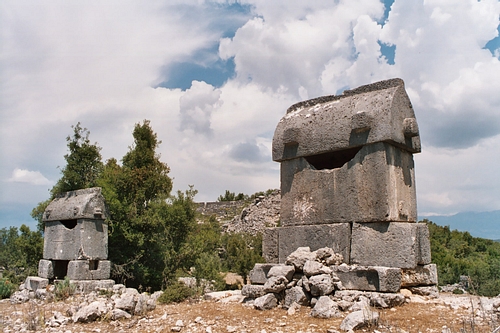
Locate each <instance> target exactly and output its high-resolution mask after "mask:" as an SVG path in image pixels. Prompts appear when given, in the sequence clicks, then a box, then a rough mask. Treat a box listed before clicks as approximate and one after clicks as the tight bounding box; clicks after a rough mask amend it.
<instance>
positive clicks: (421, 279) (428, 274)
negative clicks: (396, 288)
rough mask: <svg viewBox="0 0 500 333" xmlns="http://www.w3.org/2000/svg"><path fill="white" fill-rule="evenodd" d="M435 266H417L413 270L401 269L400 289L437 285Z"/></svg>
mask: <svg viewBox="0 0 500 333" xmlns="http://www.w3.org/2000/svg"><path fill="white" fill-rule="evenodd" d="M437 283H438V275H437V267H436V264H430V265H418V266H417V267H415V268H411V269H403V272H402V280H401V287H410V286H431V285H437Z"/></svg>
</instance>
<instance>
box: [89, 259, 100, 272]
mask: <svg viewBox="0 0 500 333" xmlns="http://www.w3.org/2000/svg"><path fill="white" fill-rule="evenodd" d="M98 269H99V260H89V270H90V271H97V270H98Z"/></svg>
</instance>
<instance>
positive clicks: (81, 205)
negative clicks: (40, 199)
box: [43, 187, 109, 222]
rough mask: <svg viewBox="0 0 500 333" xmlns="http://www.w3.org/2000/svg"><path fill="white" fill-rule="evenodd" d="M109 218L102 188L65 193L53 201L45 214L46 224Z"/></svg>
mask: <svg viewBox="0 0 500 333" xmlns="http://www.w3.org/2000/svg"><path fill="white" fill-rule="evenodd" d="M108 217H109V213H108V211H107V209H106V205H105V203H104V197H103V196H102V194H101V188H100V187H92V188H86V189H83V190H77V191H70V192H65V193H63V194H61V195H59V196H57V197H56V198H55V199H54V200H52V201H51V202H50V204H49V205H48V206H47V208H46V209H45V211H44V213H43V221H44V222H48V221H62V220H74V219H102V220H105V219H106V218H108Z"/></svg>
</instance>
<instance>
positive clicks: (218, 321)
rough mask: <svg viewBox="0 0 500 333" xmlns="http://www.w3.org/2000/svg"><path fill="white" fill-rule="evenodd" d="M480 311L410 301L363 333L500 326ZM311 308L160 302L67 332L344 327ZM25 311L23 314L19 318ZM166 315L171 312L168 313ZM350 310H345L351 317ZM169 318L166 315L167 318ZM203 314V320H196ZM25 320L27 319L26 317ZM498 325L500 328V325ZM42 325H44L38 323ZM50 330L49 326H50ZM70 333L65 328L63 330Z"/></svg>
mask: <svg viewBox="0 0 500 333" xmlns="http://www.w3.org/2000/svg"><path fill="white" fill-rule="evenodd" d="M30 306H31V305H30V304H29V303H26V304H20V305H15V306H14V305H11V304H10V303H8V302H2V303H0V318H2V319H3V320H2V322H5V321H6V320H5V319H6V318H7V317H10V319H11V320H12V319H13V320H15V319H16V318H18V317H19V318H21V319H22V317H23V315H22V314H26V313H29V311H30ZM68 307H69V306H68V303H66V302H56V303H48V304H46V305H45V306H44V310H43V312H42V310H40V309H37V313H38V315H39V316H44V317H50V316H52V311H60V312H62V313H65V312H66V310H67V309H68ZM478 310H480V309H471V308H469V309H463V308H461V309H458V310H453V309H451V308H450V307H449V306H447V305H443V304H439V303H436V304H425V303H410V304H406V305H404V306H401V307H397V308H394V309H388V310H375V311H378V312H379V313H380V320H379V325H378V326H377V327H370V328H366V329H362V330H360V331H361V332H375V331H378V332H382V333H383V332H439V333H441V332H453V333H454V332H457V333H458V332H464V333H465V332H475V333H480V332H492V331H493V330H494V329H495V328H496V327H497V326H499V325H500V324H499V323H498V322H495V321H493V320H492V318H486V317H485V318H482V319H478V317H477V316H476V317H475V316H473V315H472V311H478ZM309 312H310V309H308V308H306V307H302V308H301V309H300V310H299V311H298V312H297V313H296V314H294V315H291V316H289V315H287V312H286V311H285V310H283V309H274V310H270V311H257V310H254V309H253V308H252V307H251V306H248V305H244V304H238V303H228V304H224V303H221V302H213V301H199V302H184V303H181V304H170V305H158V306H157V308H156V309H155V310H154V311H152V312H149V313H148V314H147V315H146V316H144V317H132V319H128V320H122V321H119V322H109V321H101V322H94V323H90V324H68V325H66V326H65V328H64V329H65V330H70V331H72V332H78V333H80V332H82V333H83V332H96V331H97V329H99V330H100V332H120V331H124V332H144V333H146V332H148V333H149V332H151V333H152V332H170V331H171V327H173V326H175V323H176V321H177V320H179V319H180V320H183V321H184V324H185V325H186V326H185V327H184V328H183V329H182V332H193V333H194V332H206V327H208V326H210V327H211V328H212V332H213V333H216V332H228V328H229V327H235V328H236V332H242V331H246V332H247V333H251V332H259V333H261V332H262V330H266V332H267V333H272V332H281V333H286V332H290V333H297V332H304V333H306V332H307V333H314V332H318V333H320V332H321V333H326V332H327V330H328V329H335V330H339V326H340V323H341V322H342V320H343V318H333V319H317V318H312V317H310V316H309ZM19 314H21V315H20V316H19ZM165 314H166V316H165ZM345 315H346V314H344V316H345ZM162 317H163V318H162ZM197 317H201V318H202V322H198V323H195V319H196V318H197ZM22 320H23V319H22ZM495 325H496V326H495ZM37 327H38V328H39V329H40V328H42V327H43V325H40V322H39V321H38V326H37ZM44 330H45V329H44ZM62 332H64V330H62Z"/></svg>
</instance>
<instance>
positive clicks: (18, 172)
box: [7, 168, 51, 185]
mask: <svg viewBox="0 0 500 333" xmlns="http://www.w3.org/2000/svg"><path fill="white" fill-rule="evenodd" d="M7 181H8V182H13V183H30V184H33V185H50V184H51V181H50V180H48V179H47V178H45V176H44V175H42V173H41V172H40V171H30V170H25V169H18V168H16V169H14V170H13V171H12V176H11V177H10V178H9V179H7Z"/></svg>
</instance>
